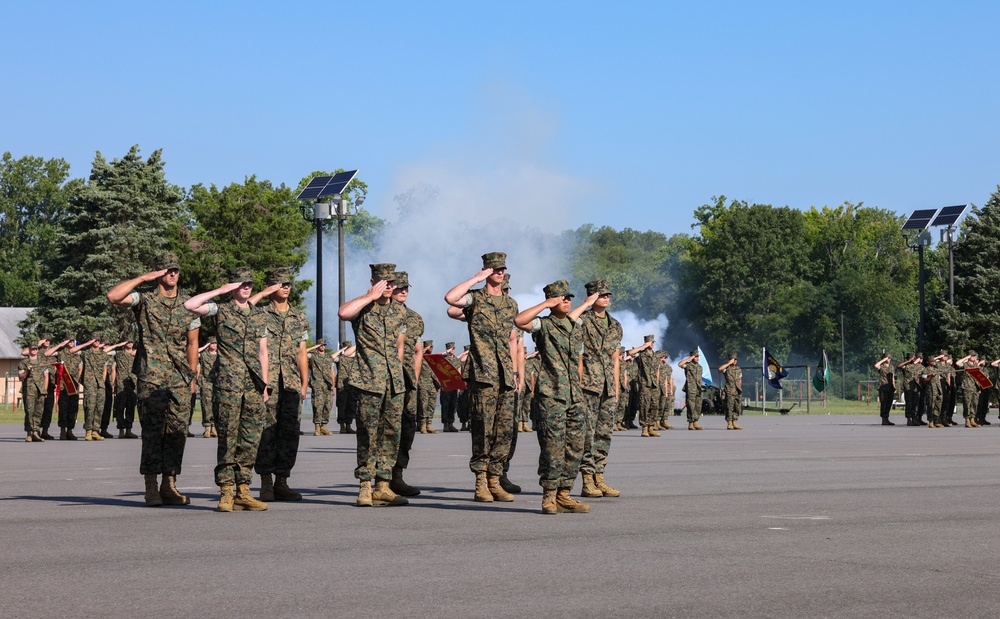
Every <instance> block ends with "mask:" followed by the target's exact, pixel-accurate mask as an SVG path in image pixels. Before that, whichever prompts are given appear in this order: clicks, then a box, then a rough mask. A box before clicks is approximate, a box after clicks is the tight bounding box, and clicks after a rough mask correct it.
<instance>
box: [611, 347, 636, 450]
mask: <svg viewBox="0 0 1000 619" xmlns="http://www.w3.org/2000/svg"><path fill="white" fill-rule="evenodd" d="M618 359H619V361H618V405H617V408H616V409H615V428H614V429H615V431H616V432H624V431H625V430H627V429H628V428H626V427H625V409H626V408H627V407H628V399H629V372H631V371H632V368H633V367H634V364H633V363H632V360H631V359H632V358H631V357H629V356H628V354H627V353H626V350H625V347H624V346H621V347H619V348H618Z"/></svg>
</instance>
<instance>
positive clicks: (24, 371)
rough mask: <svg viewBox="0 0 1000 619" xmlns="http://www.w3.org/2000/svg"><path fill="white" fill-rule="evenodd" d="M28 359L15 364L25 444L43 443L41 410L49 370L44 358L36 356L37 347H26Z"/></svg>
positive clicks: (43, 404)
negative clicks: (19, 388) (22, 411)
mask: <svg viewBox="0 0 1000 619" xmlns="http://www.w3.org/2000/svg"><path fill="white" fill-rule="evenodd" d="M28 350H29V352H28V357H26V358H25V359H22V360H21V361H20V362H19V363H18V364H17V376H18V379H20V381H21V394H22V399H21V404H22V406H24V429H25V433H26V435H27V437H26V438H25V442H28V443H44V442H45V439H44V438H42V435H41V425H42V410H43V409H44V407H45V393H46V392H47V391H48V386H49V368H50V367H51V366H47V365H43V364H44V363H45V360H44V359H45V358H44V357H39V356H38V345H37V344H31V345H29V346H28Z"/></svg>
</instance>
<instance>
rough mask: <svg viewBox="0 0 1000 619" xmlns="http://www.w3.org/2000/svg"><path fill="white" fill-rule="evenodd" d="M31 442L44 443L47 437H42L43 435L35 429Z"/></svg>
mask: <svg viewBox="0 0 1000 619" xmlns="http://www.w3.org/2000/svg"><path fill="white" fill-rule="evenodd" d="M31 442H32V443H44V442H45V439H44V438H42V435H41V434H39V433H38V430H35V431H34V432H32V433H31Z"/></svg>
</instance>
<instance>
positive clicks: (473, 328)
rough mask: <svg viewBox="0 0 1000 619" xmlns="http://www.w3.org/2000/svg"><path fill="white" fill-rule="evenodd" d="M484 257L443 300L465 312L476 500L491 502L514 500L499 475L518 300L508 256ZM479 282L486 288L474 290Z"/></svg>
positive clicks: (513, 384) (506, 450)
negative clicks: (509, 280)
mask: <svg viewBox="0 0 1000 619" xmlns="http://www.w3.org/2000/svg"><path fill="white" fill-rule="evenodd" d="M482 258H483V268H482V270H481V271H479V273H477V274H476V275H474V276H473V277H472V278H470V279H468V280H466V281H464V282H462V283H460V284H458V285H457V286H455V287H454V288H452V289H451V290H449V291H448V293H447V295H445V300H446V301H447V302H448V303H449V304H450V305H451V306H452V307H456V308H460V309H462V310H463V312H464V314H465V320H466V323H467V325H468V329H469V339H470V341H471V350H470V351H469V357H468V360H467V362H466V367H465V373H464V374H463V376H462V378H463V379H465V383H466V385H467V387H468V390H469V411H470V417H471V430H472V458H470V460H469V469H470V470H472V472H473V473H474V474H475V475H476V493H475V500H476V501H479V502H485V503H488V502H492V501H493V500H494V499H498V500H503V501H512V500H514V497H512V496H511V495H510V493H508V492H507V491H505V490H504V489H503V488H502V487H501V486H500V477H501V476H502V475H503V468H504V464H505V463H506V462H507V459H508V457H509V455H510V443H511V440H512V437H513V431H514V405H515V396H516V392H517V382H518V373H517V369H516V368H515V367H514V364H515V358H516V355H517V334H516V332H515V330H514V317H515V316H517V301H515V300H514V299H513V298H512V297H510V296H509V295H505V294H503V290H502V286H503V276H504V274H505V273H506V272H507V265H506V261H507V254H505V253H503V252H490V253H488V254H484V255H483V257H482ZM480 282H486V285H485V286H483V287H482V288H477V289H476V290H472V287H473V286H475V285H476V284H478V283H480Z"/></svg>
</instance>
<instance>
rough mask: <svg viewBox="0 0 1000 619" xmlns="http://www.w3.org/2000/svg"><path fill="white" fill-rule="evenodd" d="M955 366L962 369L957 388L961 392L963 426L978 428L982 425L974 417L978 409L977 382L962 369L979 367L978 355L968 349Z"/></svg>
mask: <svg viewBox="0 0 1000 619" xmlns="http://www.w3.org/2000/svg"><path fill="white" fill-rule="evenodd" d="M955 366H956V367H957V368H958V369H960V370H963V371H962V373H961V375H960V377H959V380H960V381H961V384H960V385H959V389H961V392H962V416H963V417H964V418H965V427H966V428H978V427H980V426H981V425H982V424H980V423H979V422H978V421H977V419H976V417H977V412H978V409H979V391H980V389H979V384H978V383H976V379H974V378H972V376H970V375H969V374H968V372H965V371H964V370H965V369H966V368H974V367H979V355H978V354H977V353H976V351H974V350H970V351H969V352H968V354H967V355H966V356H965V357H963V358H961V359H959V360H958V361H957V362H956V363H955Z"/></svg>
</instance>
